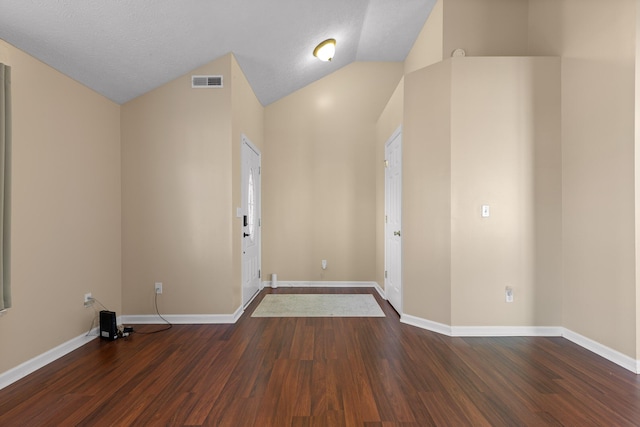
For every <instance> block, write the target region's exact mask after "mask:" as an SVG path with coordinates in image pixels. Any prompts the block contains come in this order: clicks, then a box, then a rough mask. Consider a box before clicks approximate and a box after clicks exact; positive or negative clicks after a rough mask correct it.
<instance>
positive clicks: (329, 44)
mask: <svg viewBox="0 0 640 427" xmlns="http://www.w3.org/2000/svg"><path fill="white" fill-rule="evenodd" d="M335 53H336V39H327V40H325V41H323V42H322V43H320V44H319V45H318V46H316V48H315V49H314V50H313V56H315V57H316V58H318V59H319V60H320V61H325V62H327V61H331V59H333V55H335Z"/></svg>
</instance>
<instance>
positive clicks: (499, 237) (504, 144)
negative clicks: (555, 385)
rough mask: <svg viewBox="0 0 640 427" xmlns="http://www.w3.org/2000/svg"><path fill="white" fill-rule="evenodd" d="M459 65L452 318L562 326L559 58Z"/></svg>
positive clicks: (454, 114)
mask: <svg viewBox="0 0 640 427" xmlns="http://www.w3.org/2000/svg"><path fill="white" fill-rule="evenodd" d="M452 69H453V73H452V86H451V87H452V96H451V102H452V107H451V199H452V200H451V222H452V224H451V230H452V234H451V291H452V304H451V305H452V320H451V323H452V325H456V326H458V325H460V326H556V325H558V324H560V322H561V309H562V304H561V297H560V296H559V294H558V293H557V289H559V288H560V287H561V269H560V264H559V259H560V257H561V239H560V231H561V228H560V224H561V210H560V207H561V192H560V189H561V169H560V160H561V157H560V102H559V100H560V92H559V89H560V78H559V71H560V61H559V59H558V58H508V57H503V58H481V57H477V58H455V59H453V60H452ZM483 204H487V205H489V206H490V212H491V215H490V217H489V218H482V217H481V215H480V211H481V206H482V205H483ZM506 286H510V287H512V288H513V290H514V302H513V303H511V304H507V303H505V287H506Z"/></svg>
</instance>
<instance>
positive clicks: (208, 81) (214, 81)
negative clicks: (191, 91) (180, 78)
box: [191, 76, 222, 89]
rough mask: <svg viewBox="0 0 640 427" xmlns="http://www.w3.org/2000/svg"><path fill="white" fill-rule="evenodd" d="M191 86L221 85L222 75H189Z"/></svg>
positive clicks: (210, 86)
mask: <svg viewBox="0 0 640 427" xmlns="http://www.w3.org/2000/svg"><path fill="white" fill-rule="evenodd" d="M191 87H192V88H198V89H200V88H216V87H222V76H191Z"/></svg>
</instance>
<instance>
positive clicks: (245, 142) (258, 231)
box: [239, 134, 262, 309]
mask: <svg viewBox="0 0 640 427" xmlns="http://www.w3.org/2000/svg"><path fill="white" fill-rule="evenodd" d="M245 146H246V147H247V148H248V149H249V150H251V151H253V152H254V153H255V154H256V155H257V156H258V175H257V178H256V181H257V182H256V186H255V187H254V189H253V191H254V192H255V194H256V200H257V203H256V207H255V208H256V215H255V221H256V222H255V224H254V229H253V232H254V233H255V235H256V241H257V251H258V253H257V258H258V261H257V262H258V266H257V269H258V278H257V283H258V288H257V291H256V292H254V293H253V294H252V295H251V296H248V295H245V279H246V277H245V276H246V272H245V238H246V237H244V233H245V232H246V230H247V227H246V226H245V224H244V223H242V225H241V228H242V234H240V239H241V241H240V250H241V251H242V253H241V254H240V265H241V268H240V280H241V282H240V287H241V296H240V297H241V300H242V303H241V307H242V308H243V309H244V308H246V307H247V306H248V305H249V304H250V303H251V301H253V299H254V298H255V297H256V296H257V295H258V293H259V291H260V289H262V153H261V152H260V149H259V148H258V147H256V146H255V145H254V144H253V143H252V142H251V141H250V140H249V138H247V136H246V135H244V134H242V137H241V144H240V163H241V167H240V206H241V208H240V211H241V215H239V216H240V219H241V221H243V220H244V217H245V216H246V215H248V212H246V210H245V209H246V206H245V198H246V197H247V194H245V181H244V179H245V173H247V171H246V169H245V168H246V159H245ZM245 299H246V301H245Z"/></svg>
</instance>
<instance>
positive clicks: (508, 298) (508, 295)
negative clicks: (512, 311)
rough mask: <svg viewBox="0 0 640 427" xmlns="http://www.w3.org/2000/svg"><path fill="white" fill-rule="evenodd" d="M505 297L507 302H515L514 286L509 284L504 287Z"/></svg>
mask: <svg viewBox="0 0 640 427" xmlns="http://www.w3.org/2000/svg"><path fill="white" fill-rule="evenodd" d="M504 299H505V301H506V302H513V288H512V287H510V286H507V287H506V288H505V289H504Z"/></svg>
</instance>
